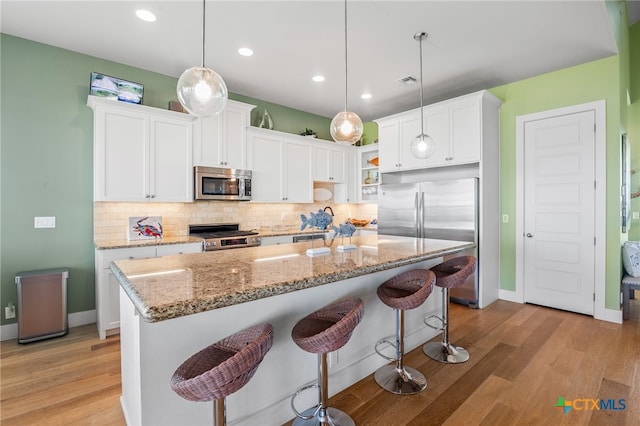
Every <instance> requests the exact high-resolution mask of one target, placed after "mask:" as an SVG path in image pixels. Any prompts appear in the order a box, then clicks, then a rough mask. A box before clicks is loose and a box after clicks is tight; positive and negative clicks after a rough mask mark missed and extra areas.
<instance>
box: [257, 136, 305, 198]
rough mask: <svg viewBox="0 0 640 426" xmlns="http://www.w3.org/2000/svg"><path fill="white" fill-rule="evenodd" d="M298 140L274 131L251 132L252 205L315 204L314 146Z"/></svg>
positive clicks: (295, 137)
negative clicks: (259, 203)
mask: <svg viewBox="0 0 640 426" xmlns="http://www.w3.org/2000/svg"><path fill="white" fill-rule="evenodd" d="M299 139H300V137H299V136H295V135H288V134H286V133H282V132H277V131H273V130H264V129H258V128H251V129H250V136H249V155H248V159H249V164H248V166H249V169H250V170H252V172H253V175H252V181H251V190H252V191H251V192H252V194H251V200H252V201H253V202H285V203H312V202H313V174H312V172H313V168H312V161H311V159H312V145H311V144H309V143H308V142H305V141H299Z"/></svg>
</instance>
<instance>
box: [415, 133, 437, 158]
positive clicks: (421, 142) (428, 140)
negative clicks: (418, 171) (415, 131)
mask: <svg viewBox="0 0 640 426" xmlns="http://www.w3.org/2000/svg"><path fill="white" fill-rule="evenodd" d="M410 148H411V154H413V156H414V157H416V158H428V157H431V155H432V154H433V152H434V151H435V150H436V142H435V141H434V140H433V138H432V137H431V136H429V135H426V134H424V133H421V134H419V135H418V136H416V137H415V138H414V139H413V140H412V141H411V147H410Z"/></svg>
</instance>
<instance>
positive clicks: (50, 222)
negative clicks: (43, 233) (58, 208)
mask: <svg viewBox="0 0 640 426" xmlns="http://www.w3.org/2000/svg"><path fill="white" fill-rule="evenodd" d="M33 227H34V228H55V227H56V217H55V216H44V217H38V216H36V217H34V218H33Z"/></svg>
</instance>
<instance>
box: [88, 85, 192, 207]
mask: <svg viewBox="0 0 640 426" xmlns="http://www.w3.org/2000/svg"><path fill="white" fill-rule="evenodd" d="M87 104H88V105H89V107H91V108H92V109H93V114H94V125H93V133H94V201H157V202H190V201H193V171H192V166H193V162H192V140H193V119H194V117H193V116H191V115H187V114H183V113H179V112H175V111H168V110H162V109H159V108H151V107H147V106H143V105H134V104H128V103H126V102H118V101H114V100H110V99H104V98H99V97H95V96H89V98H88V100H87Z"/></svg>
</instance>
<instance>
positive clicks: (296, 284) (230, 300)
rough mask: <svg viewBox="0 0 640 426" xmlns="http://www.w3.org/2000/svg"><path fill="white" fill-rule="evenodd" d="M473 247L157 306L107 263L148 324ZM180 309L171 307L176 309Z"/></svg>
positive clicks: (409, 263) (466, 246) (468, 246)
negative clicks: (214, 296) (143, 296)
mask: <svg viewBox="0 0 640 426" xmlns="http://www.w3.org/2000/svg"><path fill="white" fill-rule="evenodd" d="M472 247H475V244H474V243H468V244H466V245H464V246H462V247H458V248H455V249H444V250H439V251H437V252H431V253H426V254H422V255H415V256H411V257H407V258H403V259H398V260H394V261H390V262H386V263H381V264H377V265H371V266H366V267H359V268H355V269H351V270H348V271H338V272H335V273H329V274H324V275H319V276H314V277H310V278H305V279H301V280H293V281H286V282H282V283H279V284H275V285H272V286H270V287H267V288H260V289H256V290H252V291H249V292H237V293H234V294H229V295H225V296H221V297H216V298H214V299H211V300H208V301H204V302H203V301H201V302H199V303H197V304H196V303H173V304H165V305H159V306H157V307H150V306H147V305H145V303H144V302H143V300H142V298H141V297H140V295H139V294H138V293H137V292H136V291H135V289H134V288H133V286H132V285H131V283H130V282H129V280H128V279H127V277H126V275H125V274H124V273H123V272H122V271H121V270H120V269H119V268H118V266H117V265H116V264H115V263H114V262H112V263H111V265H110V269H111V271H112V272H113V273H114V275H115V276H116V278H117V280H118V282H119V283H120V287H122V289H123V290H124V291H125V293H126V294H127V295H128V296H129V298H130V299H131V301H132V302H133V304H134V307H135V308H136V310H137V311H138V313H139V314H140V317H141V318H142V319H143V320H144V321H145V322H149V323H155V322H161V321H165V320H170V319H174V318H180V317H183V316H186V315H192V314H197V313H201V312H206V311H211V310H214V309H220V308H224V307H227V306H233V305H237V304H240V303H246V302H251V301H254V300H259V299H264V298H267V297H272V296H278V295H281V294H286V293H290V292H293V291H298V290H304V289H307V288H312V287H317V286H321V285H325V284H330V283H333V282H337V281H343V280H347V279H350V278H355V277H359V276H363V275H367V274H371V273H375V272H380V271H385V270H388V269H393V268H397V267H401V266H406V265H411V264H415V263H420V262H422V261H425V260H430V259H434V258H438V257H443V256H446V255H449V254H452V253H457V252H460V251H462V250H465V249H468V248H472ZM177 307H180V309H171V308H177Z"/></svg>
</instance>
